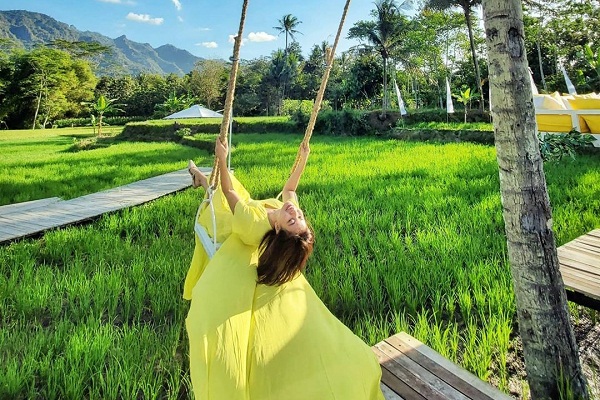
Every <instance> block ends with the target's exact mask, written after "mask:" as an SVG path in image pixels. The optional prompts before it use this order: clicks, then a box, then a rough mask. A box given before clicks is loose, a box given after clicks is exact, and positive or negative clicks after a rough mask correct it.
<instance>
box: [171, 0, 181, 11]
mask: <svg viewBox="0 0 600 400" xmlns="http://www.w3.org/2000/svg"><path fill="white" fill-rule="evenodd" d="M171 1H172V2H173V4H175V8H176V9H177V11H181V2H180V1H179V0H171Z"/></svg>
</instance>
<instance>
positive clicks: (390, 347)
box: [372, 332, 512, 400]
mask: <svg viewBox="0 0 600 400" xmlns="http://www.w3.org/2000/svg"><path fill="white" fill-rule="evenodd" d="M372 349H373V351H374V352H375V354H376V355H377V358H378V359H379V364H381V372H382V376H381V389H382V391H383V394H384V396H385V398H386V399H387V400H443V399H444V400H445V399H451V400H467V399H481V400H492V399H499V400H509V399H512V397H510V396H509V395H507V394H505V393H502V392H501V391H500V390H498V389H496V388H495V387H493V386H491V385H490V384H488V383H486V382H484V381H482V380H481V379H479V378H478V377H476V376H475V375H473V374H471V373H470V372H468V371H467V370H465V369H463V368H462V367H460V366H458V365H457V364H455V363H453V362H452V361H450V360H448V359H446V358H444V357H442V356H441V355H440V354H439V353H437V352H436V351H434V350H433V349H431V348H430V347H427V346H426V345H424V344H423V343H421V342H420V341H418V340H417V339H415V338H413V337H412V336H410V335H408V334H407V333H405V332H401V333H398V334H396V335H394V336H392V337H389V338H387V339H385V340H384V341H382V342H379V343H377V344H376V345H375V346H373V347H372Z"/></svg>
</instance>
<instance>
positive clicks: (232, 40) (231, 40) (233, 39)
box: [228, 35, 248, 46]
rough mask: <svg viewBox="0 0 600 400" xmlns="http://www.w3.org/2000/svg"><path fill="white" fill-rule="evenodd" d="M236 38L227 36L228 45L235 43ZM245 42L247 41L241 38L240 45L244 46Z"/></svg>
mask: <svg viewBox="0 0 600 400" xmlns="http://www.w3.org/2000/svg"><path fill="white" fill-rule="evenodd" d="M236 36H237V35H229V39H228V41H229V43H235V37H236ZM247 40H248V39H246V38H242V43H241V45H242V46H243V45H244V44H246V41H247Z"/></svg>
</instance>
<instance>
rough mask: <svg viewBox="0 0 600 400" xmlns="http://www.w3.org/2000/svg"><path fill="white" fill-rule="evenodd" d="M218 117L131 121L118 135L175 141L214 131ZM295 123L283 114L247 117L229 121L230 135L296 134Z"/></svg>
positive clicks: (215, 131)
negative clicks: (230, 126)
mask: <svg viewBox="0 0 600 400" xmlns="http://www.w3.org/2000/svg"><path fill="white" fill-rule="evenodd" d="M220 131H221V119H220V118H197V119H182V120H153V121H145V122H131V123H128V124H127V125H125V128H123V131H122V132H121V134H120V135H119V139H122V140H138V141H176V142H177V141H179V140H180V139H181V138H182V137H184V136H191V135H195V134H198V133H209V134H218V133H219V132H220ZM299 132H300V131H299V129H298V128H297V127H296V125H295V124H294V123H293V122H292V121H291V120H290V119H289V118H287V117H247V118H236V119H234V121H233V134H234V135H235V134H238V133H299Z"/></svg>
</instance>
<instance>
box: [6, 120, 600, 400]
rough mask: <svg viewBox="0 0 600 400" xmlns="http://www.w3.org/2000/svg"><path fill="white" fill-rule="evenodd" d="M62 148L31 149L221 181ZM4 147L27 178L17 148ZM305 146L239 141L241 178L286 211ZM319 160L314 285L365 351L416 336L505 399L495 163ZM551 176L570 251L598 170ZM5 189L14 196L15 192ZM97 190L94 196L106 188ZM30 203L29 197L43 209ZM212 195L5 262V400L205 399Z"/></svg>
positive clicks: (580, 168) (505, 290) (507, 331)
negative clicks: (189, 333) (190, 315)
mask: <svg viewBox="0 0 600 400" xmlns="http://www.w3.org/2000/svg"><path fill="white" fill-rule="evenodd" d="M53 132H54V131H53ZM60 132H62V131H61V130H58V132H57V133H54V135H56V136H50V137H48V138H45V137H44V138H41V137H36V135H37V134H35V135H33V136H32V137H31V138H29V139H23V140H25V141H26V142H25V143H26V144H25V146H22V147H20V149H23V150H24V151H27V152H29V151H36V149H37V148H38V147H39V148H44V149H45V150H44V151H42V150H39V153H38V154H39V155H38V157H42V158H43V160H46V161H47V162H48V164H50V165H52V164H53V163H54V164H59V165H69V164H77V163H80V164H85V163H88V164H94V166H95V168H98V169H99V170H101V171H105V172H104V173H105V174H109V175H111V174H116V172H112V171H113V169H111V168H112V163H113V160H114V157H115V154H119V152H123V153H124V154H127V157H130V158H132V160H131V161H130V162H129V164H127V166H128V168H129V169H130V170H129V173H128V174H127V175H130V177H131V180H135V179H139V178H134V177H133V175H136V174H140V175H143V174H144V172H143V171H145V170H146V169H151V170H152V171H153V172H155V171H157V170H158V169H155V168H158V167H156V166H154V165H153V164H154V162H156V163H157V164H159V165H163V164H165V165H172V167H171V168H172V169H176V168H181V160H184V159H185V158H188V157H189V156H187V155H185V156H184V155H183V153H185V152H186V151H189V152H190V153H191V154H194V157H195V158H196V159H197V160H199V164H201V162H202V161H203V160H204V161H206V165H210V164H211V160H210V159H209V157H208V154H207V153H203V152H200V151H198V150H195V149H189V150H188V149H185V148H183V147H178V146H173V145H171V144H164V143H163V144H149V146H154V147H145V145H146V144H139V143H129V144H127V143H123V144H116V145H113V146H110V147H108V148H106V149H97V150H90V151H86V152H78V153H64V152H62V150H61V149H64V148H66V147H68V145H69V143H70V142H69V140H72V139H70V136H68V135H67V136H66V137H67V138H69V139H65V136H61V133H60ZM11 135H12V133H11ZM25 135H27V134H25ZM0 138H2V141H0V146H4V148H3V149H2V151H3V152H4V153H6V152H7V149H11V148H12V149H13V150H11V151H12V152H13V155H12V160H13V161H12V162H13V166H14V167H15V168H17V164H19V163H18V159H19V157H18V154H19V152H18V150H17V148H18V143H20V142H18V141H17V140H15V139H5V138H4V136H2V135H0ZM46 139H47V140H46ZM5 140H6V141H9V142H11V143H13V145H12V147H11V146H9V145H6V143H5ZM300 140H301V136H298V135H290V134H286V135H273V134H261V135H252V134H248V135H239V136H236V137H235V138H234V151H233V154H232V165H233V166H234V168H235V169H236V176H237V177H238V178H239V179H240V180H241V181H242V182H243V183H245V185H246V186H247V188H248V189H249V191H250V192H251V193H252V194H253V195H254V196H255V197H256V198H261V197H267V196H273V195H275V194H277V193H278V191H279V190H280V189H281V185H282V184H283V182H284V181H285V179H286V178H287V174H288V173H289V169H290V167H291V164H292V162H293V160H294V157H295V155H296V151H297V146H298V144H299V142H300ZM36 141H37V142H39V143H38V144H37V145H35V144H34V143H35V142H36ZM47 142H50V144H47ZM128 146H130V147H128ZM25 149H26V150H25ZM311 149H312V151H311V159H310V162H309V166H308V167H307V170H306V172H305V175H304V176H303V179H302V183H301V187H300V188H299V193H300V201H301V205H302V206H303V207H304V209H305V211H306V215H307V217H308V218H309V219H310V221H311V223H312V225H313V226H314V228H315V233H316V238H317V244H316V249H315V253H314V255H313V257H312V258H311V259H310V261H309V266H308V271H307V277H308V279H309V281H310V282H311V284H312V286H313V287H314V289H315V291H316V292H317V293H318V294H319V296H320V297H321V299H323V301H324V303H325V304H327V306H328V307H329V308H330V309H331V310H332V312H333V313H334V314H335V315H336V316H337V317H338V318H340V319H341V320H342V321H343V322H344V323H345V324H346V325H348V326H349V327H350V328H351V329H352V330H353V331H354V332H355V333H356V334H357V335H359V336H360V337H362V338H363V339H364V340H365V341H366V342H367V343H369V344H374V343H376V342H377V341H379V340H381V339H383V338H385V337H387V336H389V335H391V334H393V333H395V332H398V331H401V330H404V331H407V332H408V333H410V334H412V335H414V336H415V337H417V338H418V339H419V340H421V341H423V342H425V343H427V344H429V345H430V346H432V347H433V348H434V349H436V350H437V351H439V352H441V353H442V354H443V355H444V356H446V357H448V358H449V359H451V360H454V361H456V362H458V363H460V364H462V365H463V366H465V367H466V368H467V369H469V370H470V371H472V372H474V373H475V374H477V375H478V376H480V377H481V378H483V379H492V378H493V380H494V382H496V383H497V385H498V386H499V387H500V388H501V389H503V390H508V380H509V378H510V376H509V371H508V368H507V365H506V359H507V355H508V352H509V347H510V342H511V340H512V335H513V327H514V325H515V310H514V308H515V306H514V298H513V292H512V287H511V278H510V272H509V267H508V265H507V257H506V245H505V240H504V237H503V234H504V226H503V221H502V216H501V205H500V194H499V187H498V185H499V183H498V173H497V164H496V161H495V151H494V148H493V147H488V146H481V145H474V144H468V143H460V144H446V145H440V144H423V143H414V142H400V141H394V140H380V139H375V138H340V137H335V138H333V137H323V136H318V137H314V138H313V139H312V143H311ZM100 150H102V151H103V152H104V153H102V152H101V151H100ZM136 151H140V152H142V153H143V156H142V157H141V158H137V157H139V155H137V153H136ZM98 153H101V154H98ZM23 154H24V153H21V159H22V157H23ZM165 154H169V156H168V157H167V156H165ZM180 155H181V156H180ZM177 156H180V158H179V159H177ZM44 157H46V158H44ZM65 157H66V158H67V159H68V160H69V161H62V158H65ZM71 157H72V158H71ZM169 157H172V159H169ZM167 159H169V160H167ZM43 160H41V161H40V165H42V164H43V162H42V161H43ZM140 160H142V161H141V162H139V163H138V165H136V163H135V162H134V161H140ZM2 162H3V163H4V161H2ZM169 163H172V164H169ZM86 165H87V164H86ZM3 168H6V167H3ZM40 168H41V167H40ZM161 168H162V167H161ZM166 168H167V167H166V166H165V169H166ZM45 169H46V168H45ZM545 170H546V174H547V180H548V187H549V193H550V198H551V201H552V204H553V210H554V229H555V232H556V237H557V242H558V244H559V245H560V244H562V243H564V242H566V241H568V240H571V239H573V238H575V237H576V236H579V235H581V234H583V233H585V232H587V231H589V230H591V229H592V228H595V227H599V226H600V202H598V200H597V199H598V194H599V193H600V160H598V159H597V158H594V157H592V156H581V157H579V158H578V159H577V160H576V161H575V162H572V161H570V160H568V161H567V160H566V161H564V162H561V163H559V164H547V165H546V168H545ZM106 171H111V172H106ZM165 172H166V171H165ZM6 174H7V170H5V169H3V170H2V174H1V175H0V179H2V182H3V185H6V186H7V187H9V188H10V187H11V186H12V185H17V183H15V181H14V178H12V177H7V176H6ZM44 176H45V179H49V180H52V181H53V182H55V185H52V186H50V187H49V189H48V193H49V195H51V196H54V195H59V194H61V193H62V192H61V190H62V189H60V188H61V186H62V185H63V184H64V185H65V186H66V187H67V186H69V185H76V183H75V181H76V179H74V178H72V176H71V175H68V174H65V173H64V171H62V170H61V169H56V168H47V171H46V172H45V175H44ZM136 176H137V175H136ZM29 179H31V178H29ZM88 179H90V180H92V181H93V182H92V183H90V186H89V190H90V191H95V190H100V189H102V188H104V187H105V185H106V183H105V182H103V181H102V180H95V181H94V178H93V176H92V177H89V178H88V176H87V175H86V176H85V179H82V180H88ZM120 179H124V180H126V178H120ZM5 182H6V183H5ZM63 182H66V183H63ZM108 185H111V186H114V185H115V184H114V183H112V184H108ZM34 186H35V185H29V186H25V187H24V189H23V192H24V193H29V196H30V197H34V196H37V195H38V193H37V192H36V191H35V188H34ZM3 188H4V186H3ZM54 188H56V189H54ZM79 190H82V189H79ZM3 193H4V192H3ZM200 196H201V193H200V192H199V191H194V190H187V191H184V192H181V193H179V194H177V195H173V196H167V197H165V198H162V199H159V200H157V201H154V202H151V203H148V204H146V205H143V206H140V207H136V208H132V209H127V210H123V211H122V212H119V213H116V214H111V215H106V216H104V217H102V218H100V219H99V220H97V221H96V222H94V223H92V224H88V225H82V226H79V227H70V228H67V229H62V230H56V231H52V232H49V233H47V234H45V235H44V236H43V237H42V238H40V239H36V240H33V239H29V240H24V241H21V242H18V243H13V244H11V245H8V246H2V247H0V398H11V399H29V398H44V399H55V398H77V399H79V398H90V399H92V398H107V399H112V398H115V399H116V398H135V397H137V398H159V399H186V398H191V392H190V387H189V376H188V370H187V362H188V361H187V360H188V356H187V338H186V334H185V329H184V320H185V317H186V313H187V307H188V304H187V303H186V302H185V301H184V300H182V299H181V290H182V284H183V278H184V276H185V273H186V272H187V268H188V265H189V261H190V259H191V255H192V249H193V247H192V246H193V224H192V222H193V221H192V220H193V215H194V214H195V210H196V208H197V206H198V200H199V198H200ZM23 198H27V195H25V194H24V195H23ZM29 199H30V198H29Z"/></svg>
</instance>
